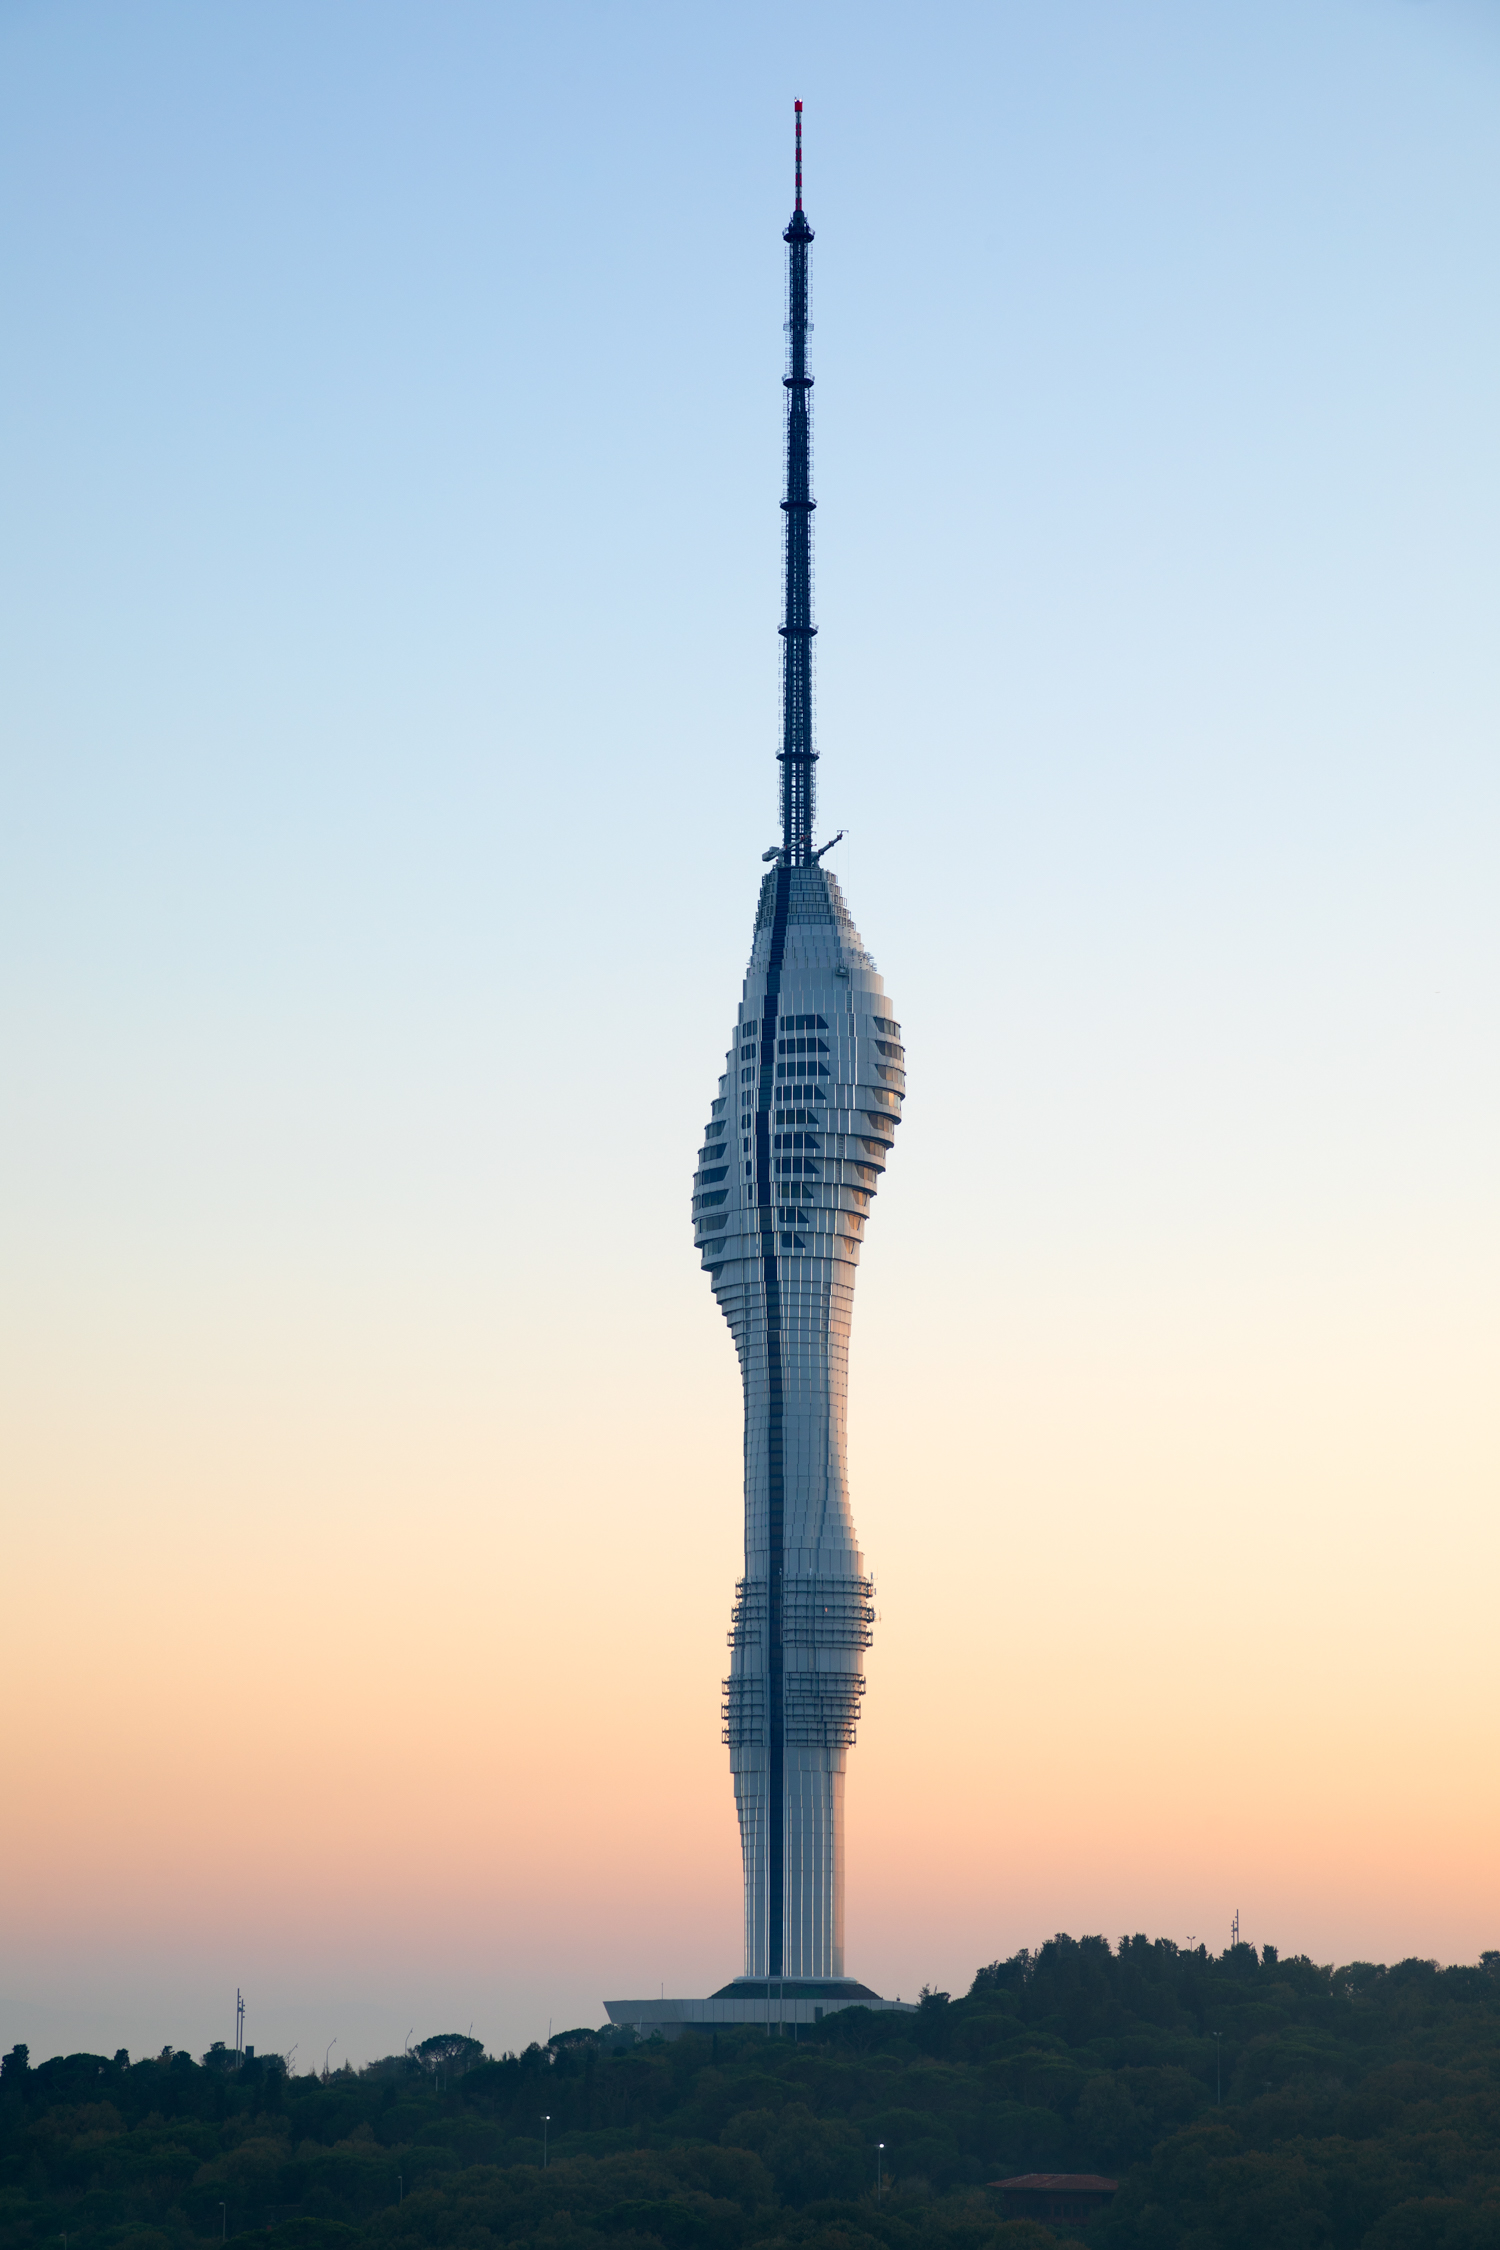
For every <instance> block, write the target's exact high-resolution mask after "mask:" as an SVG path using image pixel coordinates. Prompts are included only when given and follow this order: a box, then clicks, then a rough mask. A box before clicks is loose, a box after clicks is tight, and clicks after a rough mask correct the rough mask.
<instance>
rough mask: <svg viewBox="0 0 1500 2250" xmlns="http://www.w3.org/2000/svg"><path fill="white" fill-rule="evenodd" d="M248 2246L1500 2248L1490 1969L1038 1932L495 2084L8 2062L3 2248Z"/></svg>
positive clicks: (407, 2068)
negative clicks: (1082, 2181)
mask: <svg viewBox="0 0 1500 2250" xmlns="http://www.w3.org/2000/svg"><path fill="white" fill-rule="evenodd" d="M544 2117H545V2118H546V2120H547V2123H546V2125H545V2127H544V2125H543V2119H544ZM544 2131H545V2136H546V2147H545V2151H544V2148H543V2135H544ZM880 2143H884V2153H883V2156H881V2158H880V2163H881V2166H882V2175H881V2178H880V2182H879V2189H878V2192H877V2178H876V2162H877V2154H876V2152H877V2147H878V2145H879V2144H880ZM544 2156H545V2162H544ZM1033 2171H1040V2172H1064V2171H1067V2172H1091V2173H1102V2174H1106V2175H1108V2176H1110V2177H1112V2178H1115V2179H1117V2180H1118V2181H1119V2192H1118V2194H1117V2195H1116V2197H1115V2200H1114V2202H1113V2204H1112V2205H1111V2206H1110V2207H1109V2208H1108V2209H1107V2210H1104V2211H1102V2212H1101V2213H1099V2214H1098V2215H1097V2216H1096V2217H1094V2218H1092V2219H1090V2220H1088V2221H1087V2222H1084V2223H1079V2224H1077V2225H1075V2226H1071V2227H1069V2228H1068V2229H1066V2230H1065V2231H1064V2232H1063V2233H1062V2234H1061V2235H1054V2234H1053V2233H1052V2232H1050V2231H1049V2230H1048V2229H1047V2228H1045V2227H1043V2226H1041V2225H1038V2224H1037V2223H1036V2222H1035V2221H1033V2220H1029V2219H1006V2218H1005V2217H1004V2216H1003V2215H1002V2211H1001V2205H1000V2199H999V2197H998V2196H997V2194H996V2192H995V2191H994V2190H993V2188H992V2187H990V2186H989V2185H988V2183H990V2182H992V2181H994V2180H996V2179H999V2178H1002V2177H1006V2176H1009V2175H1014V2174H1018V2173H1025V2172H1033ZM252 2233H253V2234H255V2235H256V2236H257V2238H258V2242H259V2243H260V2244H261V2245H263V2246H264V2250H338V2246H343V2245H347V2246H349V2250H358V2246H365V2245H367V2246H369V2250H422V2246H425V2245H429V2244H430V2245H433V2246H439V2245H441V2246H444V2250H447V2246H452V2250H491V2246H498V2245H501V2244H537V2245H545V2246H546V2250H721V2246H722V2250H741V2246H744V2250H751V2246H755V2250H779V2246H782V2245H785V2246H787V2250H792V2246H795V2250H1048V2246H1050V2245H1053V2244H1055V2243H1058V2242H1061V2241H1067V2242H1069V2243H1073V2244H1077V2243H1080V2242H1081V2243H1085V2244H1087V2245H1090V2246H1092V2245H1098V2246H1100V2250H1500V1954H1496V1953H1488V1954H1486V1955H1485V1956H1484V1958H1483V1961H1482V1962H1481V1964H1480V1965H1479V1966H1478V1967H1475V1968H1448V1969H1443V1968H1439V1967H1438V1966H1437V1965H1436V1964H1435V1963H1432V1962H1427V1961H1405V1962H1402V1963H1401V1964H1400V1965H1399V1966H1397V1967H1395V1968H1384V1967H1379V1966H1375V1965H1372V1964H1369V1963H1362V1962H1356V1963H1354V1964H1352V1965H1350V1966H1348V1967H1345V1968H1339V1969H1333V1968H1326V1967H1319V1966H1317V1965H1316V1964H1315V1963H1313V1962H1311V1961H1308V1960H1304V1959H1296V1960H1286V1961H1283V1960H1280V1959H1278V1957H1277V1955H1276V1953H1275V1951H1274V1949H1273V1948H1270V1947H1267V1948H1266V1950H1265V1951H1264V1953H1262V1954H1257V1953H1256V1951H1255V1950H1254V1948H1253V1947H1250V1946H1246V1945H1241V1946H1235V1947H1233V1948H1232V1949H1231V1950H1230V1951H1228V1952H1226V1953H1224V1954H1222V1955H1219V1956H1217V1957H1215V1956H1211V1955H1210V1954H1209V1953H1208V1952H1207V1951H1206V1950H1205V1949H1204V1948H1202V1947H1200V1948H1198V1949H1197V1950H1196V1951H1186V1950H1183V1949H1181V1948H1179V1947H1177V1946H1175V1945H1173V1944H1171V1943H1169V1942H1167V1941H1165V1940H1160V1939H1159V1940H1157V1941H1155V1942H1150V1941H1148V1940H1147V1939H1145V1938H1143V1937H1135V1938H1129V1939H1124V1940H1122V1941H1121V1942H1120V1944H1119V1945H1118V1946H1117V1947H1112V1946H1111V1945H1110V1944H1109V1943H1108V1941H1107V1940H1105V1939H1103V1938H1084V1939H1082V1940H1074V1939H1072V1938H1067V1937H1058V1938H1055V1939H1053V1940H1052V1941H1051V1942H1050V1943H1049V1944H1047V1945H1044V1946H1042V1947H1041V1949H1040V1950H1039V1951H1038V1952H1036V1953H1024V1952H1023V1953H1019V1954H1017V1955H1015V1956H1014V1957H1013V1958H1012V1959H1010V1960H1008V1961H997V1962H994V1963H992V1964H991V1965H990V1966H989V1967H987V1968H983V1969H981V1970H980V1971H979V1973H978V1974H977V1975H976V1977H975V1979H974V1982H973V1984H972V1986H971V1988H970V1990H969V1992H968V1993H967V1994H966V1995H965V1996H964V1997H963V1998H961V1999H950V1997H949V1996H948V1995H947V1994H946V1993H941V1992H933V1993H927V1994H924V1996H923V2000H922V2005H921V2008H920V2010H919V2011H918V2012H917V2013H916V2014H915V2015H905V2016H896V2015H877V2014H872V2013H871V2012H870V2011H868V2010H865V2009H851V2010H849V2011H847V2012H845V2013H841V2014H838V2015H834V2016H831V2017H829V2018H828V2019H826V2020H825V2021H824V2022H823V2023H822V2024H820V2025H818V2026H817V2027H816V2028H815V2030H814V2031H813V2032H812V2034H811V2035H810V2036H803V2037H798V2038H797V2039H796V2040H793V2039H790V2038H776V2037H767V2036H766V2034H765V2033H764V2032H736V2033H733V2034H728V2035H726V2034H720V2035H719V2036H718V2037H717V2038H713V2039H700V2038H694V2037H686V2038H683V2039H680V2040H677V2041H673V2042H668V2043H663V2042H662V2041H660V2040H652V2041H650V2042H647V2043H644V2044H642V2043H635V2042H632V2041H630V2040H629V2039H628V2038H625V2037H622V2036H621V2035H618V2034H612V2033H609V2032H605V2033H595V2032H592V2031H575V2032H568V2033H565V2034H563V2035H562V2036H561V2037H560V2038H557V2039H554V2040H553V2041H552V2042H551V2043H550V2045H549V2046H547V2047H545V2048H544V2047H541V2046H532V2047H528V2048H527V2049H526V2051H525V2052H524V2053H523V2054H520V2055H512V2054H505V2055H501V2056H498V2057H492V2056H487V2055H485V2054H484V2053H483V2051H482V2049H481V2048H480V2047H479V2045H478V2043H477V2042H475V2041H472V2040H469V2039H466V2038H460V2037H458V2036H457V2035H453V2036H450V2037H439V2038H436V2039H432V2040H428V2041H426V2042H424V2045H423V2047H421V2048H419V2049H417V2050H416V2051H415V2052H414V2053H413V2054H411V2055H403V2056H393V2057H390V2058H387V2059H386V2060H384V2061H381V2062H376V2063H373V2064H371V2065H369V2066H368V2067H367V2068H365V2069H363V2070H360V2071H358V2072H356V2071H354V2070H352V2069H349V2068H345V2069H343V2070H341V2071H337V2072H334V2073H332V2074H331V2075H328V2076H322V2075H306V2076H298V2075H296V2074H295V2073H289V2072H288V2071H287V2069H286V2067H285V2065H284V2063H283V2062H282V2061H281V2059H280V2058H276V2057H271V2058H267V2057H260V2056H252V2057H250V2058H248V2059H245V2060H243V2061H240V2060H239V2059H238V2058H237V2057H235V2056H234V2055H233V2054H229V2053H226V2052H225V2050H224V2049H223V2048H222V2047H216V2048H214V2049H211V2050H210V2052H209V2053H208V2054H207V2055H205V2056H203V2057H201V2058H200V2059H197V2060H195V2059H194V2058H193V2057H192V2056H190V2055H188V2054H182V2053H175V2052H173V2051H172V2050H171V2049H167V2050H166V2051H164V2052H163V2053H162V2054H161V2055H159V2056H156V2057H153V2058H151V2059H148V2060H142V2061H132V2060H131V2059H130V2057H129V2056H128V2054H126V2053H125V2052H123V2051H121V2052H120V2053H118V2054H115V2055H114V2056H112V2057H103V2056H97V2055H70V2056H67V2057H58V2058H55V2059H53V2060H51V2061H48V2062H44V2063H40V2064H36V2063H33V2062H32V2061H31V2058H30V2056H29V2055H28V2053H27V2050H26V2048H25V2047H24V2046H21V2045H17V2046H16V2047H14V2048H13V2049H12V2051H11V2052H10V2053H9V2054H8V2055H6V2056H5V2057H4V2060H3V2064H0V2250H34V2246H35V2250H39V2246H41V2245H43V2244H45V2245H47V2246H48V2250H51V2246H53V2245H55V2244H57V2243H58V2242H60V2241H61V2242H64V2243H65V2245H66V2250H113V2246H115V2245H129V2250H183V2246H186V2245H188V2244H197V2243H206V2242H209V2241H214V2240H219V2239H223V2238H227V2237H231V2236H232V2237H236V2238H241V2237H244V2236H247V2235H249V2234H252Z"/></svg>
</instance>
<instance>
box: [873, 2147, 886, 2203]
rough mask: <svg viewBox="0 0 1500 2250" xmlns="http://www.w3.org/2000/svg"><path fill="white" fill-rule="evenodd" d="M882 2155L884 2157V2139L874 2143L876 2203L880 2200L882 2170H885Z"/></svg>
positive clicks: (882, 2180)
mask: <svg viewBox="0 0 1500 2250" xmlns="http://www.w3.org/2000/svg"><path fill="white" fill-rule="evenodd" d="M884 2157H885V2142H884V2141H877V2142H876V2143H875V2200H876V2202H877V2203H878V2202H879V2201H880V2190H881V2188H882V2186H883V2185H884V2179H883V2173H884V2170H885V2166H884Z"/></svg>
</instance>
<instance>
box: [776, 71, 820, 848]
mask: <svg viewBox="0 0 1500 2250" xmlns="http://www.w3.org/2000/svg"><path fill="white" fill-rule="evenodd" d="M796 118H797V201H796V206H795V208H794V209H793V212H792V217H791V223H790V225H789V226H788V227H787V228H786V230H785V232H784V233H783V235H782V240H783V242H785V244H786V246H787V323H786V325H787V372H786V374H785V375H784V376H783V377H782V382H783V384H784V385H785V388H786V400H787V404H786V495H785V498H784V499H783V500H782V503H781V506H782V513H783V517H784V520H785V524H786V531H785V550H786V609H785V615H784V618H783V622H782V626H781V640H782V659H781V688H782V695H781V750H780V752H779V760H780V765H781V851H782V862H783V865H785V866H787V867H807V866H809V865H810V864H811V861H812V831H813V768H814V766H815V765H816V764H817V760H818V754H817V752H816V750H814V748H813V691H812V644H813V639H814V636H815V635H816V633H817V627H816V625H814V623H813V621H812V519H813V510H814V508H815V507H816V506H817V502H816V501H815V500H814V498H813V496H812V400H811V393H812V384H813V379H812V377H811V375H809V373H808V371H807V325H808V324H807V252H808V246H809V244H810V243H811V242H812V239H813V230H812V228H811V227H810V226H809V225H808V223H807V219H806V217H805V215H804V213H803V209H802V104H801V103H800V102H798V104H797V108H796Z"/></svg>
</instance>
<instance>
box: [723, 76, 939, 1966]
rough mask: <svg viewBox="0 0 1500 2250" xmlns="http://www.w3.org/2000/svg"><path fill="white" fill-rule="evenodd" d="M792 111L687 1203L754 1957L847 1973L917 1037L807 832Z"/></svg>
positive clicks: (801, 297) (809, 781)
mask: <svg viewBox="0 0 1500 2250" xmlns="http://www.w3.org/2000/svg"><path fill="white" fill-rule="evenodd" d="M796 119H797V175H796V202H795V205H794V207H793V211H792V216H791V220H790V222H789V223H788V225H787V227H786V230H785V234H784V236H783V240H784V241H785V243H786V246H787V324H786V326H787V364H786V373H785V375H784V376H783V378H782V381H783V385H784V389H785V397H786V488H785V492H784V494H783V497H782V502H781V507H782V519H783V526H784V529H783V545H784V552H785V564H786V586H785V593H786V601H785V611H784V615H783V619H782V624H781V641H782V666H781V670H782V723H781V748H780V751H779V753H778V757H779V763H780V767H781V844H780V846H779V848H776V849H773V850H772V851H770V852H768V853H767V854H766V855H765V856H766V858H767V859H768V860H772V861H774V865H773V866H771V867H770V868H769V870H768V871H767V873H766V874H765V876H764V877H763V879H762V881H761V886H760V898H759V903H758V906H757V910H756V917H755V935H754V943H753V949H752V952H751V956H750V966H749V972H748V974H747V976H746V978H745V984H744V996H743V999H742V1000H741V1003H740V1009H739V1014H738V1018H737V1021H736V1024H735V1029H734V1034H733V1038H732V1041H731V1044H730V1049H729V1055H728V1060H727V1067H726V1069H725V1073H724V1076H723V1077H722V1078H721V1079H720V1081H719V1091H718V1096H717V1098H716V1099H715V1101H714V1103H713V1114H712V1117H711V1118H710V1120H709V1123H708V1126H707V1129H706V1131H705V1134H704V1143H703V1148H702V1151H701V1153H700V1155H699V1160H698V1171H697V1175H696V1177H695V1179H694V1182H693V1223H694V1230H695V1236H696V1240H697V1244H698V1247H699V1249H700V1251H701V1253H702V1258H703V1264H704V1267H705V1268H706V1270H707V1272H708V1274H709V1275H710V1277H711V1279H712V1282H713V1288H714V1294H715V1296H716V1297H717V1299H718V1301H719V1305H720V1307H721V1309H722V1311H723V1314H724V1317H725V1319H726V1320H727V1322H728V1323H729V1329H730V1333H731V1334H732V1336H733V1337H734V1340H735V1346H736V1349H737V1350H738V1352H739V1359H740V1371H741V1375H742V1377H743V1381H744V1393H745V1575H744V1577H743V1579H742V1580H741V1581H740V1583H739V1586H738V1587H737V1589H736V1593H735V1601H734V1608H733V1617H732V1624H731V1630H730V1635H729V1640H730V1648H731V1651H732V1654H731V1658H730V1671H729V1677H728V1679H727V1680H726V1681H725V1683H724V1705H723V1710H724V1740H725V1742H726V1743H727V1744H728V1746H729V1763H730V1768H731V1771H732V1773H733V1776H734V1792H735V1801H736V1805H737V1808H738V1812H739V1822H740V1841H741V1846H742V1849H743V1854H744V1878H745V1978H746V1979H757V1978H768V1979H780V1980H797V1981H799V1982H800V1981H802V1980H806V1979H817V1980H823V1981H827V1980H834V1981H837V1980H840V1979H842V1978H843V1976H844V1880H845V1865H844V1779H845V1771H846V1768H847V1765H848V1756H849V1751H850V1749H851V1748H852V1746H853V1743H854V1737H855V1723H856V1720H857V1718H858V1716H859V1708H860V1699H861V1697H862V1696H863V1694H864V1692H865V1681H864V1652H865V1650H866V1649H867V1648H868V1647H869V1645H870V1638H871V1627H872V1625H873V1622H874V1615H875V1612H874V1603H873V1596H874V1590H875V1589H874V1582H873V1580H872V1579H871V1577H870V1576H869V1574H868V1572H867V1571H866V1568H865V1563H864V1557H863V1556H862V1554H861V1553H860V1549H859V1544H858V1541H857V1539H856V1536H855V1530H854V1520H853V1517H852V1515H851V1513H850V1509H849V1494H848V1478H847V1474H846V1469H845V1452H846V1441H845V1404H846V1397H847V1369H848V1353H849V1322H850V1315H851V1313H852V1310H853V1302H854V1277H855V1272H856V1270H857V1268H858V1265H859V1256H860V1246H861V1243H862V1240H863V1237H864V1231H865V1224H866V1220H867V1217H868V1214H869V1210H870V1206H871V1204H872V1203H873V1201H874V1198H875V1194H876V1192H877V1190H878V1188H879V1185H880V1180H881V1176H882V1174H883V1172H884V1170H885V1166H886V1163H887V1160H888V1158H889V1156H890V1152H891V1147H892V1143H893V1141H894V1139H895V1130H896V1127H897V1125H898V1124H899V1123H900V1121H901V1109H902V1103H903V1100H904V1097H905V1087H906V1072H905V1060H906V1053H905V1049H904V1047H903V1046H902V1044H901V1026H900V1024H899V1023H897V1022H896V1020H895V1018H894V1016H893V1014H892V1011H891V1003H890V1002H889V1000H887V998H886V996H885V988H884V985H883V984H882V982H881V979H880V977H879V976H878V975H877V974H876V970H875V964H874V962H873V961H872V960H871V958H870V956H869V954H868V953H867V952H866V951H865V948H864V945H863V943H862V941H861V939H860V936H859V933H858V931H857V930H856V929H855V927H854V924H853V922H852V920H851V919H850V916H849V910H848V908H847V907H846V906H845V904H844V900H843V895H842V893H841V891H840V889H839V886H838V883H837V881H836V879H835V878H834V876H833V875H832V874H830V873H829V872H828V871H827V870H826V869H825V868H824V867H823V866H822V865H821V864H820V861H821V857H822V852H826V851H827V850H828V849H829V848H830V847H829V846H828V845H826V844H825V845H824V846H823V847H822V849H821V851H818V850H815V849H814V847H813V809H814V796H815V789H814V777H815V772H816V766H817V751H816V749H815V748H814V746H813V692H812V667H813V641H814V638H815V635H816V631H817V628H816V626H815V625H814V623H813V613H812V526H813V515H814V511H815V509H816V505H817V503H816V501H815V500H814V498H813V492H812V410H811V402H812V389H813V378H812V374H811V372H810V371H809V368H808V352H807V341H808V331H809V322H808V257H809V251H810V249H811V246H812V240H813V230H812V228H811V226H810V225H809V224H808V220H807V214H806V212H805V211H804V210H803V207H802V104H801V103H800V102H798V104H797V110H796ZM836 840H837V839H835V841H836ZM739 1982H740V1983H741V1984H743V1982H744V1979H741V1980H739ZM736 1989H737V1987H736V1986H731V1987H728V1988H726V1993H727V1994H732V1993H733V1992H734V1991H735V1990H736ZM859 1989H860V1988H854V1990H856V1991H857V1990H859ZM829 1997H835V1995H834V1994H832V1993H830V1995H829ZM868 1997H869V1998H873V1997H874V1995H873V1994H871V1995H868Z"/></svg>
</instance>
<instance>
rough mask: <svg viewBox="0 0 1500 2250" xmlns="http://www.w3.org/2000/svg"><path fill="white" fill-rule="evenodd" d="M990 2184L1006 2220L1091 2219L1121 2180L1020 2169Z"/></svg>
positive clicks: (1100, 2209)
mask: <svg viewBox="0 0 1500 2250" xmlns="http://www.w3.org/2000/svg"><path fill="white" fill-rule="evenodd" d="M989 2184H990V2186H991V2187H992V2188H994V2189H995V2190H996V2191H997V2192H998V2194H999V2196H1000V2198H1001V2202H1002V2205H1003V2207H1004V2211H1005V2216H1006V2217H1007V2219H1091V2218H1092V2217H1093V2215H1094V2213H1095V2212H1096V2211H1103V2210H1105V2209H1107V2207H1108V2206H1109V2205H1110V2204H1111V2203H1112V2202H1113V2201H1114V2197H1115V2190H1116V2188H1118V2186H1119V2184H1120V2183H1119V2181H1118V2180H1106V2179H1104V2178H1102V2177H1101V2175H1100V2174H1099V2173H1098V2172H1022V2173H1021V2174H1020V2175H1019V2176H1018V2177H1017V2178H1016V2179H1014V2180H991V2181H990V2183H989Z"/></svg>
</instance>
